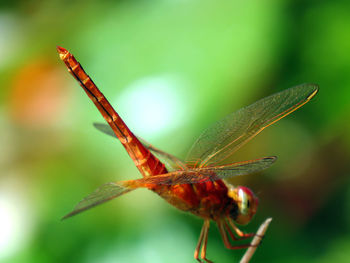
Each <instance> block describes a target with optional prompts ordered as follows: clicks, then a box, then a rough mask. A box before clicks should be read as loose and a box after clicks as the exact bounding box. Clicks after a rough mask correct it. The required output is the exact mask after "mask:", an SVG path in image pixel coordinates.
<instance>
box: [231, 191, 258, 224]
mask: <svg viewBox="0 0 350 263" xmlns="http://www.w3.org/2000/svg"><path fill="white" fill-rule="evenodd" d="M227 195H228V196H229V197H231V198H232V199H233V201H234V203H235V204H236V205H237V206H235V207H233V208H234V209H230V210H229V211H228V213H229V216H230V217H231V218H232V219H233V220H234V221H236V222H237V223H238V224H240V225H246V224H248V223H249V222H250V220H251V219H252V218H253V216H254V215H255V213H256V210H257V208H258V204H259V200H258V198H257V197H256V196H255V194H254V193H253V192H252V191H251V190H250V189H249V188H247V187H244V186H237V187H230V188H229V189H228V192H227Z"/></svg>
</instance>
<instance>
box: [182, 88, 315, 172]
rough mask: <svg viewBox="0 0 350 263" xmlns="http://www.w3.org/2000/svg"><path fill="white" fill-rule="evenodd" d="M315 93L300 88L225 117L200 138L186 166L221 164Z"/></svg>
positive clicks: (188, 157)
mask: <svg viewBox="0 0 350 263" xmlns="http://www.w3.org/2000/svg"><path fill="white" fill-rule="evenodd" d="M317 91H318V86H317V85H314V84H303V85H299V86H296V87H293V88H289V89H287V90H284V91H281V92H279V93H276V94H274V95H271V96H269V97H266V98H264V99H261V100H259V101H257V102H255V103H253V104H252V105H250V106H247V107H245V108H242V109H240V110H238V111H237V112H234V113H232V114H230V115H228V116H227V117H226V118H224V119H223V120H221V121H219V122H217V123H215V124H214V125H213V126H212V127H210V128H208V129H207V130H205V131H204V132H203V133H202V134H201V135H200V137H199V138H198V139H197V141H196V142H195V143H194V145H193V146H192V148H191V150H190V152H189V154H188V156H187V158H186V163H188V164H194V163H195V164H197V166H198V167H203V166H213V165H215V164H217V163H220V162H221V161H223V160H225V159H226V158H228V157H229V156H230V155H231V154H233V153H234V152H235V151H236V150H237V149H239V148H240V147H241V146H242V145H243V144H244V143H246V142H247V141H249V140H250V139H251V138H253V137H254V136H256V135H257V134H258V133H259V132H261V131H262V130H263V129H264V128H266V127H268V126H270V125H271V124H273V123H274V122H276V121H278V120H280V119H281V118H283V117H285V116H287V115H288V114H290V113H291V112H293V111H295V110H296V109H298V108H300V107H301V106H303V105H304V104H305V103H307V102H308V101H309V100H310V99H311V98H313V97H314V96H315V95H316V93H317Z"/></svg>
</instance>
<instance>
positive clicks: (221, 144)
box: [57, 47, 318, 262]
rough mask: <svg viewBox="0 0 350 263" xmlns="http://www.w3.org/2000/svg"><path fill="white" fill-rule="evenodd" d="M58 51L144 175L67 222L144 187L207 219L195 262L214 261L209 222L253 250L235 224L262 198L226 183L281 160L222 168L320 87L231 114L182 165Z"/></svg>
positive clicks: (99, 193) (90, 202)
mask: <svg viewBox="0 0 350 263" xmlns="http://www.w3.org/2000/svg"><path fill="white" fill-rule="evenodd" d="M57 50H58V53H59V55H60V58H61V60H63V62H64V63H65V64H66V66H67V68H68V71H69V72H70V73H71V74H72V75H73V77H74V78H75V79H76V80H77V81H78V82H79V84H80V86H81V87H82V88H83V89H84V91H85V92H86V93H87V95H88V96H89V98H90V99H91V100H92V101H93V102H94V104H95V105H96V107H97V108H98V110H99V111H100V113H101V114H102V116H103V117H104V119H105V120H106V121H107V123H108V124H109V126H107V125H104V124H95V126H96V127H97V128H98V129H99V130H101V131H103V132H105V133H107V134H111V135H113V136H116V137H117V138H118V139H119V140H120V142H121V143H122V145H123V146H124V148H125V149H126V151H127V152H128V154H129V155H130V157H131V158H132V160H133V161H134V163H135V165H136V167H137V168H138V169H139V171H140V173H141V174H142V176H143V178H140V179H136V180H128V181H119V182H111V183H107V184H104V185H102V186H101V187H99V188H98V189H97V190H96V191H95V192H93V193H91V194H90V195H88V196H87V197H85V198H84V199H83V200H82V201H80V202H79V203H78V204H77V205H76V207H75V208H74V210H73V211H72V212H70V213H69V214H67V215H66V216H64V217H63V218H64V219H65V218H68V217H71V216H73V215H76V214H78V213H80V212H83V211H85V210H87V209H90V208H92V207H94V206H97V205H99V204H102V203H104V202H106V201H109V200H111V199H114V198H116V197H118V196H121V195H123V194H125V193H128V192H130V191H132V190H135V189H137V188H141V187H142V188H148V189H149V190H151V191H153V192H155V193H157V194H158V195H160V196H161V197H162V198H164V199H165V200H166V201H167V202H169V203H170V204H172V205H173V206H175V207H176V208H178V209H180V210H183V211H188V212H191V213H192V214H194V215H196V216H199V217H201V218H203V220H204V224H203V227H202V230H201V233H200V236H199V240H198V244H197V246H196V249H195V253H194V258H195V259H196V260H198V261H199V262H201V259H200V258H199V251H200V250H201V254H200V257H201V258H202V260H204V261H206V262H211V261H210V260H208V259H207V258H206V249H207V240H208V230H209V225H210V220H213V221H214V222H216V224H217V226H218V228H219V231H220V234H221V236H222V239H223V242H224V244H225V246H226V247H227V248H229V249H239V248H247V247H249V246H250V244H246V245H233V244H231V242H230V240H229V238H231V239H232V240H238V239H246V238H249V237H252V236H254V234H253V233H244V232H242V231H241V230H240V229H239V228H238V227H237V226H236V223H237V224H240V225H245V224H247V223H248V222H249V221H250V220H251V219H252V217H253V216H254V214H255V213H256V211H257V206H258V198H257V197H256V196H255V195H254V193H253V192H252V191H251V190H250V189H249V188H247V187H244V186H232V185H230V184H229V183H227V182H225V181H224V179H227V178H230V177H232V176H238V175H246V174H251V173H255V172H258V171H261V170H263V169H266V168H268V167H269V166H271V165H272V164H273V163H274V162H275V161H276V157H265V158H261V159H256V160H251V161H244V162H235V163H228V164H222V163H224V161H225V160H226V159H227V158H228V157H230V156H231V155H232V154H233V153H234V152H235V151H237V150H238V149H239V148H240V147H241V146H242V145H243V144H245V143H246V142H247V141H249V140H250V139H252V138H253V137H254V136H256V135H257V134H258V133H260V132H261V131H262V130H263V129H265V128H266V127H268V126H270V125H271V124H273V123H275V122H276V121H278V120H280V119H282V118H283V117H285V116H287V115H288V114H290V113H291V112H293V111H295V110H297V109H298V108H300V107H301V106H303V105H304V104H305V103H307V102H308V101H310V100H311V99H312V98H313V97H314V96H315V95H316V93H317V91H318V86H317V85H314V84H303V85H300V86H296V87H293V88H290V89H287V90H284V91H282V92H279V93H276V94H274V95H272V96H269V97H266V98H264V99H261V100H259V101H257V102H255V103H253V104H252V105H250V106H248V107H245V108H242V109H240V110H238V111H236V112H234V113H232V114H230V115H228V116H227V117H226V118H224V119H223V120H221V121H219V122H217V123H216V124H214V125H213V126H212V127H210V128H208V129H207V130H205V131H204V132H203V133H202V134H201V135H200V137H199V138H198V139H197V141H196V142H195V143H194V144H193V146H192V148H191V150H190V152H189V154H188V156H187V158H186V161H182V160H180V159H179V158H176V157H175V156H173V155H171V154H168V153H165V152H163V151H161V150H159V149H157V148H155V147H153V146H152V145H150V144H148V143H146V142H145V141H143V140H142V141H141V140H140V139H139V138H138V137H136V136H135V135H134V134H133V133H132V132H131V131H130V130H129V128H128V127H127V126H126V124H125V123H124V122H123V120H122V119H121V118H120V116H119V115H118V113H117V112H116V111H115V110H114V109H113V107H112V106H111V104H110V103H109V102H108V101H107V99H106V98H105V96H104V95H103V94H102V93H101V91H100V90H99V89H98V88H97V86H96V85H95V84H94V82H93V81H92V80H91V78H90V77H89V76H88V75H87V74H86V73H85V71H84V70H83V68H82V67H81V65H80V64H79V62H77V60H76V59H75V58H74V56H73V55H72V54H71V53H70V52H68V51H67V50H66V49H64V48H62V47H57ZM160 159H162V160H163V162H161V161H160ZM165 164H167V166H166V165H165Z"/></svg>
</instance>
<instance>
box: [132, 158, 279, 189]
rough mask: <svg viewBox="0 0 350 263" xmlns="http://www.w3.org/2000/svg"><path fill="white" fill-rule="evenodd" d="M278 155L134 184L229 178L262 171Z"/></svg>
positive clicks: (173, 173) (190, 181) (140, 185)
mask: <svg viewBox="0 0 350 263" xmlns="http://www.w3.org/2000/svg"><path fill="white" fill-rule="evenodd" d="M276 159H277V158H276V157H274V156H273V157H265V158H261V159H257V160H251V161H245V162H238V163H233V164H228V165H222V166H217V167H205V168H194V169H188V170H183V171H175V172H171V173H167V174H161V175H155V176H149V177H144V178H140V179H137V180H134V182H133V184H135V185H137V186H138V187H143V186H145V185H147V184H158V185H162V184H165V185H176V184H195V183H203V182H208V181H216V180H220V179H228V178H231V177H233V176H238V175H247V174H252V173H256V172H259V171H262V170H264V169H266V168H268V167H270V166H271V165H272V164H273V163H274V162H275V161H276Z"/></svg>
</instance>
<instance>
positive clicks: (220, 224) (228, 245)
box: [217, 221, 253, 249]
mask: <svg viewBox="0 0 350 263" xmlns="http://www.w3.org/2000/svg"><path fill="white" fill-rule="evenodd" d="M217 225H218V228H219V231H220V235H221V237H222V241H223V242H224V244H225V247H226V248H228V249H242V248H248V247H251V246H253V245H251V244H250V243H249V244H242V245H237V246H233V245H232V244H231V243H230V241H229V239H228V237H227V234H226V230H225V225H224V223H223V222H222V221H218V222H217Z"/></svg>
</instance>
